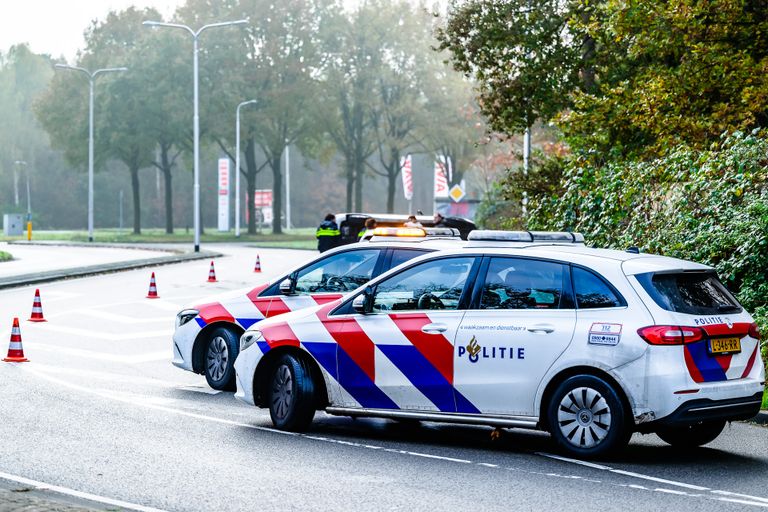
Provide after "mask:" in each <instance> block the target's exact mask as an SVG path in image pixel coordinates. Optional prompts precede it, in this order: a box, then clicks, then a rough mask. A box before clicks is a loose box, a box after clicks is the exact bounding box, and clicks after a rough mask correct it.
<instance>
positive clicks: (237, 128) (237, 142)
mask: <svg viewBox="0 0 768 512" xmlns="http://www.w3.org/2000/svg"><path fill="white" fill-rule="evenodd" d="M252 103H257V101H256V100H248V101H243V102H242V103H240V104H239V105H238V106H237V109H236V111H235V236H236V237H239V236H240V107H243V106H245V105H250V104H252ZM251 213H253V212H251Z"/></svg>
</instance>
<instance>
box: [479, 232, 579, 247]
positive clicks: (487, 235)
mask: <svg viewBox="0 0 768 512" xmlns="http://www.w3.org/2000/svg"><path fill="white" fill-rule="evenodd" d="M468 240H469V241H470V242H522V243H547V242H549V243H558V244H562V243H571V244H583V243H584V235H582V234H581V233H574V232H570V231H501V230H492V229H476V230H474V231H471V232H470V233H469V238H468Z"/></svg>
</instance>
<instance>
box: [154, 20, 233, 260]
mask: <svg viewBox="0 0 768 512" xmlns="http://www.w3.org/2000/svg"><path fill="white" fill-rule="evenodd" d="M246 23H248V20H237V21H225V22H223V23H211V24H208V25H203V26H202V27H200V28H199V29H197V30H193V29H192V28H190V27H188V26H186V25H182V24H180V23H165V22H163V21H145V22H144V23H143V24H144V25H145V26H147V27H170V28H180V29H183V30H186V31H187V32H189V34H190V35H191V36H192V41H193V45H192V48H193V53H192V55H193V60H192V74H193V80H194V103H195V109H194V116H193V122H194V146H195V149H194V167H195V184H194V188H193V195H194V212H193V214H194V217H195V218H194V225H195V252H200V113H199V110H198V64H197V60H198V59H197V54H198V51H197V50H198V39H199V38H200V34H202V33H203V31H205V30H207V29H209V28H216V27H228V26H230V25H244V24H246Z"/></svg>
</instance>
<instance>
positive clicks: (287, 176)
mask: <svg viewBox="0 0 768 512" xmlns="http://www.w3.org/2000/svg"><path fill="white" fill-rule="evenodd" d="M285 142H286V144H285V229H291V144H290V142H289V141H285Z"/></svg>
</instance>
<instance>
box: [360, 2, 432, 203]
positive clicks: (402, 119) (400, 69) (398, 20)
mask: <svg viewBox="0 0 768 512" xmlns="http://www.w3.org/2000/svg"><path fill="white" fill-rule="evenodd" d="M387 12H388V14H389V16H388V19H387V20H386V23H387V25H388V26H389V27H390V32H389V35H388V37H387V39H386V42H384V45H383V47H382V55H383V59H382V67H381V70H380V71H379V72H378V73H377V76H376V81H375V84H374V87H373V89H372V94H373V95H374V97H375V102H374V106H373V109H372V112H371V116H372V119H373V127H374V133H375V136H376V143H377V149H378V160H379V164H380V165H370V168H371V169H372V170H373V172H375V173H376V174H379V175H381V176H383V177H385V178H386V180H387V212H389V213H391V212H394V209H395V191H396V189H397V180H398V177H399V176H400V173H401V171H402V157H403V156H404V155H405V154H406V153H407V152H408V151H409V150H411V149H414V150H415V149H417V148H420V147H423V141H422V140H421V139H420V138H419V128H420V127H421V126H423V125H424V124H425V123H424V116H426V115H428V114H427V113H426V112H425V111H424V106H425V104H426V98H425V96H424V94H423V90H424V83H425V80H428V79H429V76H428V72H427V70H428V69H429V66H428V64H429V59H430V57H431V56H430V47H431V43H432V35H431V27H430V24H429V18H428V16H427V14H426V12H424V11H422V10H421V9H414V8H413V7H411V5H410V4H409V3H407V2H403V1H401V2H393V3H392V4H391V6H390V8H389V9H388V10H387Z"/></svg>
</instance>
